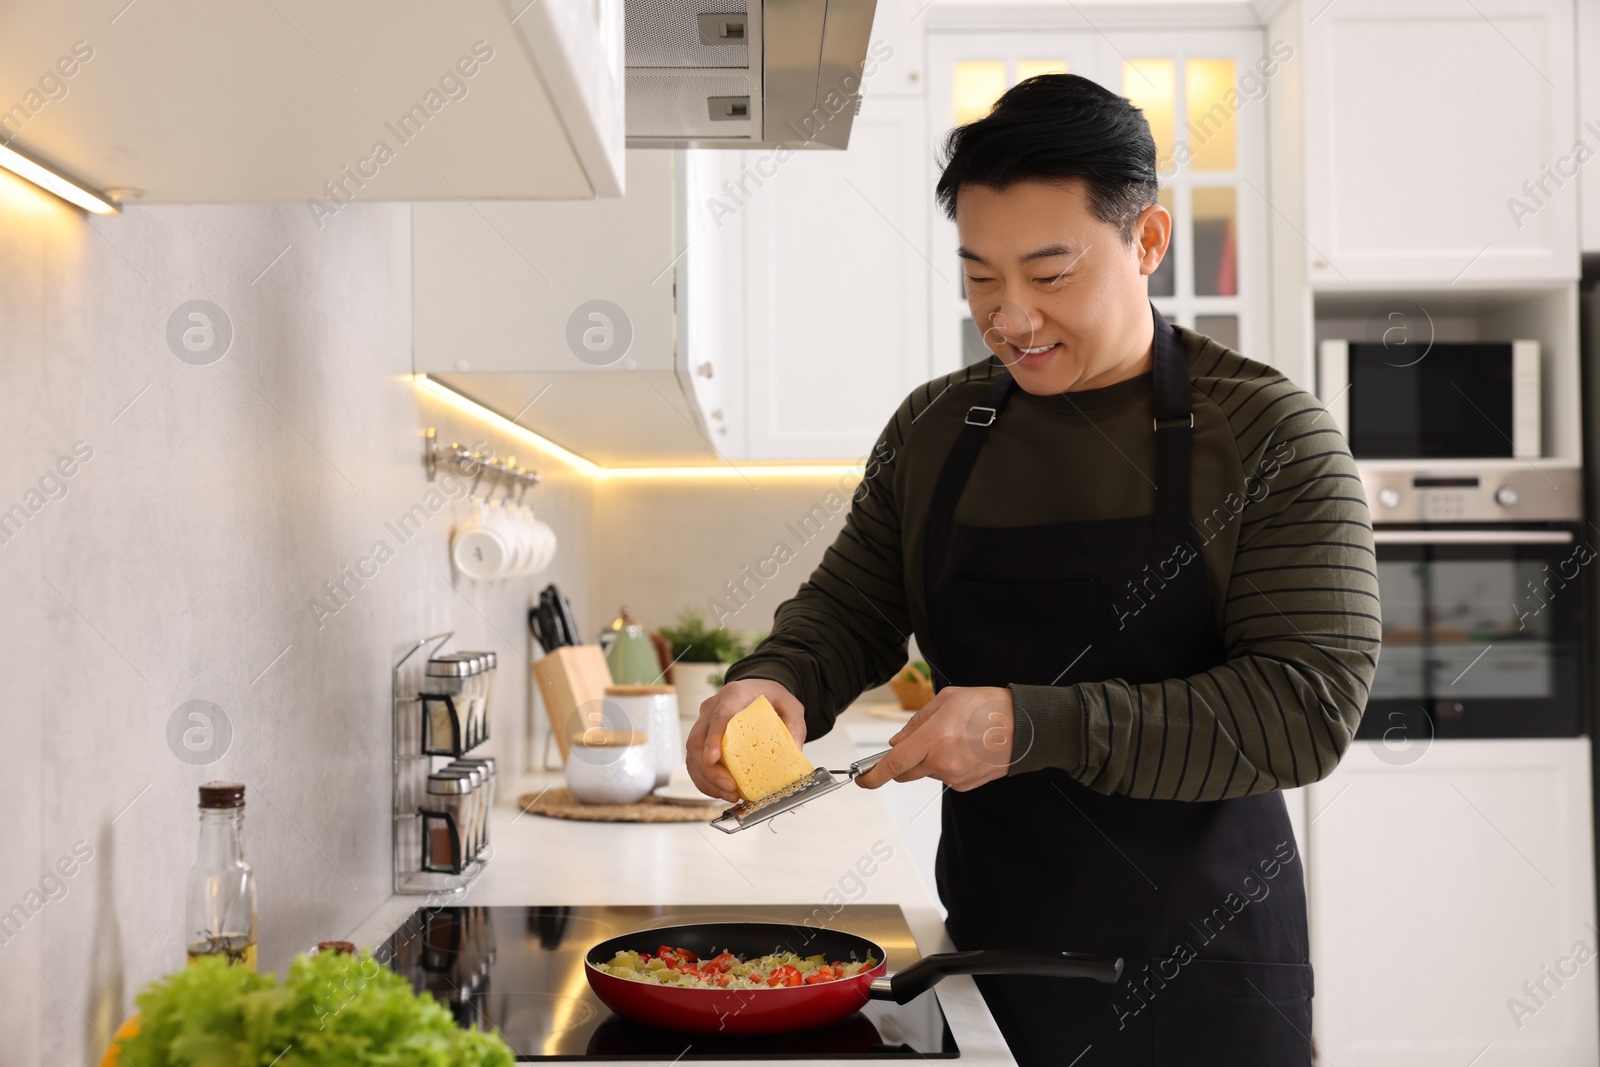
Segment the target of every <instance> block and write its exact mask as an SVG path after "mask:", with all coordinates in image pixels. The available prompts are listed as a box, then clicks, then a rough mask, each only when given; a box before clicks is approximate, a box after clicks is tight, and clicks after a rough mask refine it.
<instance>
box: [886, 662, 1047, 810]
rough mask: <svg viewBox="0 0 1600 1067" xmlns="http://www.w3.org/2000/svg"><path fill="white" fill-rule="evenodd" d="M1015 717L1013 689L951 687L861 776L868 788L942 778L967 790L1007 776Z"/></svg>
mask: <svg viewBox="0 0 1600 1067" xmlns="http://www.w3.org/2000/svg"><path fill="white" fill-rule="evenodd" d="M1015 721H1016V716H1015V712H1014V711H1013V710H1012V707H1011V690H1009V689H1000V688H995V687H990V686H972V687H965V686H946V687H945V688H944V689H941V690H939V692H938V693H937V694H936V695H935V696H934V698H933V699H932V700H930V701H928V703H926V704H924V705H923V706H922V708H921V710H919V711H918V712H917V713H916V714H915V715H913V716H912V717H911V721H910V722H908V723H906V724H905V726H903V727H901V729H900V732H899V733H897V734H895V735H894V736H893V737H891V738H890V739H889V744H890V746H891V748H890V751H889V754H888V755H886V756H884V757H883V758H882V759H881V760H879V761H878V765H877V766H875V767H873V768H872V769H871V770H870V771H868V772H867V773H865V774H863V775H862V776H861V777H859V778H857V779H856V782H857V784H859V785H862V786H864V787H866V788H867V789H876V788H878V787H879V786H880V785H883V784H884V783H885V782H889V781H895V782H910V781H915V780H916V779H918V778H937V779H938V780H939V781H941V782H944V783H946V784H947V785H949V786H950V788H951V789H954V790H957V791H958V792H965V791H967V790H969V789H976V788H978V786H980V785H983V784H984V783H985V782H992V781H994V780H995V779H996V778H1003V777H1005V774H1006V771H1007V769H1008V768H1009V767H1010V766H1011V737H1012V733H1013V731H1014V726H1015Z"/></svg>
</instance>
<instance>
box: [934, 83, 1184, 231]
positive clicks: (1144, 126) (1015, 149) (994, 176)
mask: <svg viewBox="0 0 1600 1067" xmlns="http://www.w3.org/2000/svg"><path fill="white" fill-rule="evenodd" d="M1072 179H1082V181H1083V183H1084V188H1085V191H1086V192H1087V194H1088V197H1089V210H1090V211H1092V212H1093V213H1094V217H1095V218H1097V219H1099V220H1100V221H1101V222H1109V223H1112V224H1114V225H1115V226H1116V227H1117V228H1118V230H1119V231H1120V232H1121V233H1122V239H1123V240H1124V241H1128V242H1132V240H1133V234H1134V224H1135V223H1136V222H1137V221H1138V218H1139V213H1140V212H1141V211H1143V210H1144V209H1145V208H1146V207H1148V206H1149V205H1151V204H1153V203H1155V202H1156V143H1155V140H1154V138H1152V137H1151V136H1150V124H1149V123H1148V122H1146V121H1145V117H1144V112H1142V111H1140V110H1139V109H1138V108H1136V107H1134V106H1133V104H1132V103H1130V102H1129V101H1127V100H1126V99H1124V98H1123V97H1120V96H1118V95H1117V94H1116V93H1114V92H1112V91H1111V90H1110V89H1107V88H1106V87H1105V86H1103V85H1100V84H1099V83H1098V82H1093V81H1090V80H1089V79H1088V78H1084V77H1080V76H1079V75H1076V74H1039V75H1036V76H1034V77H1032V78H1029V79H1027V80H1026V81H1021V82H1018V83H1017V84H1016V85H1014V86H1012V87H1011V88H1010V89H1008V90H1006V93H1005V95H1004V96H1002V97H1000V99H999V100H997V101H995V105H994V109H993V110H992V111H990V112H989V113H988V114H987V115H985V116H984V117H983V118H981V119H976V120H974V121H972V122H969V123H967V124H966V125H965V126H957V127H956V128H955V129H953V130H951V131H950V134H949V136H948V137H946V138H945V142H944V173H943V174H941V175H940V176H939V184H938V185H937V186H936V187H935V195H936V196H937V197H938V200H939V206H940V207H941V208H943V209H944V213H945V216H946V217H948V218H950V219H954V218H955V217H956V192H957V190H958V189H959V188H960V187H961V186H963V185H984V186H988V187H990V188H993V189H1005V188H1006V187H1007V186H1010V185H1013V184H1015V183H1016V182H1021V181H1030V180H1031V181H1047V182H1065V181H1070V180H1072Z"/></svg>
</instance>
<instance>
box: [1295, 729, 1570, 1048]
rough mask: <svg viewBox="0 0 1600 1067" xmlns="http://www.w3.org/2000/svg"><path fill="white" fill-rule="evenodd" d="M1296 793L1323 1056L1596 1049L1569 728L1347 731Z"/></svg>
mask: <svg viewBox="0 0 1600 1067" xmlns="http://www.w3.org/2000/svg"><path fill="white" fill-rule="evenodd" d="M1308 798H1309V800H1310V805H1309V809H1310V812H1311V822H1310V825H1309V827H1308V836H1309V843H1308V847H1307V850H1306V852H1307V856H1308V860H1309V872H1310V874H1309V887H1308V888H1309V890H1310V909H1311V942H1312V944H1311V951H1312V962H1313V963H1314V964H1315V966H1316V1013H1315V1018H1316V1035H1315V1036H1316V1044H1317V1048H1318V1049H1319V1050H1320V1052H1321V1054H1322V1058H1323V1061H1324V1062H1326V1063H1331V1064H1337V1065H1338V1067H1465V1065H1466V1064H1468V1063H1470V1064H1472V1065H1473V1067H1555V1065H1557V1064H1562V1065H1565V1064H1592V1063H1595V1062H1597V1059H1600V1054H1597V1041H1596V988H1597V987H1596V981H1595V973H1596V968H1600V959H1595V958H1593V957H1594V953H1595V952H1596V950H1600V936H1597V932H1596V927H1595V920H1594V885H1593V879H1594V872H1593V847H1592V838H1591V817H1590V810H1591V809H1590V804H1591V799H1590V792H1589V742H1588V740H1587V739H1585V738H1572V739H1563V740H1556V741H1544V740H1537V741H1536V740H1499V741H1435V742H1434V743H1433V744H1432V745H1431V746H1429V747H1427V748H1425V749H1418V748H1412V749H1409V750H1401V749H1397V748H1389V747H1385V744H1384V743H1383V742H1359V741H1358V742H1356V743H1355V745H1353V746H1352V747H1351V750H1350V751H1349V752H1348V753H1347V754H1346V756H1345V758H1344V760H1343V761H1342V762H1341V763H1340V765H1339V768H1338V769H1337V770H1336V771H1335V772H1334V773H1333V774H1332V775H1330V776H1329V777H1328V778H1327V779H1326V780H1324V781H1321V782H1318V783H1316V784H1315V785H1313V786H1311V787H1310V789H1309V791H1308ZM1547 968H1548V970H1547ZM1524 983H1528V984H1527V985H1525V984H1524ZM1530 990H1531V992H1530Z"/></svg>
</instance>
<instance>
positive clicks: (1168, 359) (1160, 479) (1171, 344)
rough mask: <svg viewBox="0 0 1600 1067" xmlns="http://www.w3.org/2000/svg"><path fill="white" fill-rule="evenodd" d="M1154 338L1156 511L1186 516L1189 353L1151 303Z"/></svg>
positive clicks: (1191, 429)
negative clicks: (1153, 319)
mask: <svg viewBox="0 0 1600 1067" xmlns="http://www.w3.org/2000/svg"><path fill="white" fill-rule="evenodd" d="M1150 314H1151V315H1153V316H1154V317H1155V339H1154V342H1153V343H1152V345H1151V349H1152V352H1151V355H1152V357H1153V362H1154V367H1153V368H1152V377H1153V378H1154V397H1153V399H1154V401H1155V415H1156V417H1155V433H1156V514H1158V515H1162V514H1166V515H1177V516H1180V517H1181V518H1183V519H1184V521H1185V522H1187V521H1188V520H1189V477H1190V468H1191V466H1192V463H1191V460H1192V458H1193V457H1192V452H1193V448H1194V408H1193V407H1192V405H1191V404H1190V396H1189V393H1190V382H1189V357H1188V355H1187V354H1186V353H1185V352H1184V351H1183V348H1182V346H1180V345H1179V344H1178V339H1177V336H1176V335H1175V334H1173V332H1172V327H1171V326H1170V325H1169V324H1168V323H1167V320H1166V319H1164V318H1162V317H1161V312H1159V311H1157V310H1156V309H1155V307H1154V305H1152V306H1151V308H1150Z"/></svg>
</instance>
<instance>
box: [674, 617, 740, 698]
mask: <svg viewBox="0 0 1600 1067" xmlns="http://www.w3.org/2000/svg"><path fill="white" fill-rule="evenodd" d="M660 632H661V636H662V637H663V638H665V639H666V641H667V644H668V645H669V646H670V650H671V653H672V674H671V681H672V684H673V685H675V686H677V687H678V714H679V715H682V716H684V717H686V718H690V719H692V718H695V717H696V716H698V715H699V714H700V705H701V704H702V703H704V702H705V701H706V700H707V699H708V698H709V697H711V696H712V694H714V693H715V692H716V691H717V689H718V687H719V686H720V685H721V684H722V683H721V676H722V675H723V673H724V672H726V671H727V669H728V665H729V664H730V663H732V662H734V661H735V660H737V659H738V658H739V657H740V656H742V655H744V651H745V646H744V642H743V641H741V640H740V639H739V637H738V636H737V635H736V634H734V632H733V631H732V630H729V629H728V628H727V627H726V626H717V627H711V626H707V625H706V621H705V618H704V617H703V616H702V615H701V614H700V613H699V612H698V611H694V610H692V609H690V610H686V611H684V612H682V613H681V614H680V615H679V616H678V624H677V625H676V626H663V627H661V631H660ZM713 676H716V677H717V678H718V681H717V682H716V683H715V684H713V683H712V681H711V679H712V677H713Z"/></svg>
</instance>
